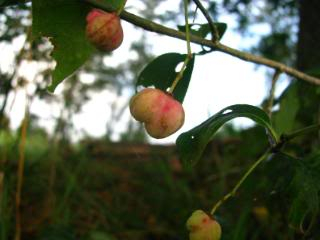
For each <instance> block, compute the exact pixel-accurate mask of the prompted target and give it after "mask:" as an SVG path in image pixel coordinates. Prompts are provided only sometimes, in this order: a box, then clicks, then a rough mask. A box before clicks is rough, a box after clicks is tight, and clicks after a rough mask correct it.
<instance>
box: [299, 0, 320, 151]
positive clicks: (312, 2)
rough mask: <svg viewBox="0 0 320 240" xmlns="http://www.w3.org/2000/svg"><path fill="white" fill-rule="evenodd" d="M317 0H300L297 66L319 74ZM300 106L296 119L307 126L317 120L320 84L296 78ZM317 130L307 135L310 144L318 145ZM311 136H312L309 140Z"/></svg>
mask: <svg viewBox="0 0 320 240" xmlns="http://www.w3.org/2000/svg"><path fill="white" fill-rule="evenodd" d="M319 13H320V1H319V0H299V17H300V23H299V34H298V46H297V47H298V49H297V53H298V54H297V67H298V69H299V70H301V71H304V72H307V73H310V74H312V75H315V76H317V77H320V50H319V49H320V31H319V26H320V18H319ZM298 97H299V101H300V110H299V113H298V116H297V120H298V122H299V123H300V124H302V125H304V126H306V125H311V124H316V123H318V124H319V123H320V87H319V86H315V85H312V84H309V83H305V82H303V81H298ZM319 135H320V134H319V133H318V135H315V136H314V137H313V138H312V137H310V136H306V139H308V137H309V139H308V140H307V141H306V142H309V144H311V146H312V145H313V147H317V146H319V142H320V141H319ZM311 139H312V140H311Z"/></svg>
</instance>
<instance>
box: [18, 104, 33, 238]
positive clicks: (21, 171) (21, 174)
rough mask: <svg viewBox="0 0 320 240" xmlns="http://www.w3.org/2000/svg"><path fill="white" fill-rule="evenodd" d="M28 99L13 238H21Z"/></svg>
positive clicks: (23, 126) (22, 136)
mask: <svg viewBox="0 0 320 240" xmlns="http://www.w3.org/2000/svg"><path fill="white" fill-rule="evenodd" d="M28 106H29V105H28V100H27V103H26V110H25V116H24V119H23V121H22V125H21V138H20V144H19V161H18V170H17V190H16V228H15V237H14V239H15V240H20V239H21V209H20V206H21V194H22V186H23V175H24V163H25V145H26V136H27V127H28V116H29V113H28V111H29V107H28Z"/></svg>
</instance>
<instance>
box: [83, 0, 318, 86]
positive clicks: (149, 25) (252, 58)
mask: <svg viewBox="0 0 320 240" xmlns="http://www.w3.org/2000/svg"><path fill="white" fill-rule="evenodd" d="M85 1H86V2H88V3H89V4H91V5H93V6H95V7H98V8H101V9H103V10H105V11H112V9H110V8H109V7H108V6H107V5H106V4H105V3H104V2H102V1H100V0H85ZM120 17H121V18H122V19H123V20H125V21H127V22H130V23H132V24H134V25H136V26H139V27H141V28H143V29H145V30H147V31H150V32H156V33H159V34H162V35H166V36H170V37H173V38H177V39H181V40H185V39H186V34H185V33H183V32H180V31H177V30H174V29H172V28H168V27H165V26H163V25H161V24H158V23H155V22H152V21H149V20H147V19H144V18H142V17H139V16H136V15H134V14H132V13H129V12H127V11H122V13H121V15H120ZM190 41H191V42H193V43H196V44H199V45H202V46H207V47H210V48H213V49H214V50H216V51H220V52H224V53H226V54H229V55H231V56H234V57H237V58H240V59H242V60H244V61H248V62H253V63H256V64H260V65H265V66H268V67H271V68H274V69H277V70H279V71H281V72H284V73H286V74H288V75H290V76H292V77H296V78H298V79H301V80H304V81H307V82H309V83H312V84H316V85H320V79H319V78H316V77H313V76H310V75H308V74H305V73H303V72H300V71H299V70H297V69H294V68H291V67H288V66H286V65H285V64H283V63H280V62H277V61H273V60H270V59H268V58H264V57H259V56H256V55H253V54H250V53H246V52H242V51H239V50H237V49H234V48H231V47H228V46H226V45H223V44H221V43H215V42H213V41H211V40H207V39H204V38H201V37H198V36H194V35H192V34H191V35H190Z"/></svg>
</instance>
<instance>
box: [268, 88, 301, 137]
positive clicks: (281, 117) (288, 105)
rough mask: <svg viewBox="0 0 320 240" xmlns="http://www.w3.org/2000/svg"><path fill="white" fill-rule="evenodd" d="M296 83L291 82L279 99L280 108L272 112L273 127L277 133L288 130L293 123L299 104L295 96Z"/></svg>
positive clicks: (291, 127)
mask: <svg viewBox="0 0 320 240" xmlns="http://www.w3.org/2000/svg"><path fill="white" fill-rule="evenodd" d="M297 96H298V94H297V85H296V84H292V85H291V86H289V87H288V89H287V91H286V92H285V93H284V95H283V96H282V97H281V99H280V109H279V111H278V112H277V113H276V114H274V117H273V118H274V128H275V129H276V131H277V133H281V134H282V133H288V132H290V131H291V130H292V129H293V127H294V123H295V118H296V115H297V113H298V110H299V107H300V104H299V98H298V97H297Z"/></svg>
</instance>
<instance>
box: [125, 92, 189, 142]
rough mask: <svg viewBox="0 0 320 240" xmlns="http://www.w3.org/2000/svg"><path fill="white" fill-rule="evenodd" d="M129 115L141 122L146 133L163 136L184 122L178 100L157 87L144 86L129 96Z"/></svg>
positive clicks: (178, 127) (166, 135)
mask: <svg viewBox="0 0 320 240" xmlns="http://www.w3.org/2000/svg"><path fill="white" fill-rule="evenodd" d="M130 112H131V115H132V116H133V117H134V118H135V119H136V120H137V121H140V122H143V123H144V125H145V128H146V130H147V132H148V134H149V135H150V136H151V137H154V138H165V137H168V136H169V135H171V134H173V133H174V132H176V131H177V130H178V129H180V128H181V126H182V125H183V123H184V110H183V107H182V105H181V103H180V102H178V101H177V100H175V99H174V98H173V97H172V96H171V95H170V94H168V93H166V92H163V91H161V90H159V89H154V88H145V89H143V90H142V91H141V92H139V93H137V94H136V95H135V96H133V97H132V98H131V101H130Z"/></svg>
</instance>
